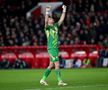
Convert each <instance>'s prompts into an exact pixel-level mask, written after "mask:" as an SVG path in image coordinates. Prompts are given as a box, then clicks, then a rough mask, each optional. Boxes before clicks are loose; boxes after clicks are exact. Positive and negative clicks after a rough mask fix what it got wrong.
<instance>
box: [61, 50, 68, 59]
mask: <svg viewBox="0 0 108 90" xmlns="http://www.w3.org/2000/svg"><path fill="white" fill-rule="evenodd" d="M59 56H62V58H64V59H68V58H69V54H68V53H67V52H65V51H61V52H59Z"/></svg>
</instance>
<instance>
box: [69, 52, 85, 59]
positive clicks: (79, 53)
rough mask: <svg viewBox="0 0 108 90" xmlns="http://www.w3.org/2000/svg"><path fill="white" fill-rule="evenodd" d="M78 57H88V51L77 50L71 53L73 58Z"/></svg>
mask: <svg viewBox="0 0 108 90" xmlns="http://www.w3.org/2000/svg"><path fill="white" fill-rule="evenodd" d="M75 57H78V58H79V59H81V60H83V59H84V58H85V57H87V53H86V52H85V51H76V52H74V53H72V54H71V58H75Z"/></svg>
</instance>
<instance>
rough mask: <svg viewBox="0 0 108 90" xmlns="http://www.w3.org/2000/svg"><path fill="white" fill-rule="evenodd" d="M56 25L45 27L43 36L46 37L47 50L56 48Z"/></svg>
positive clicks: (57, 26) (57, 27)
mask: <svg viewBox="0 0 108 90" xmlns="http://www.w3.org/2000/svg"><path fill="white" fill-rule="evenodd" d="M58 29H59V25H58V23H54V25H53V26H51V25H48V26H47V27H45V34H46V36H47V48H48V49H51V48H58Z"/></svg>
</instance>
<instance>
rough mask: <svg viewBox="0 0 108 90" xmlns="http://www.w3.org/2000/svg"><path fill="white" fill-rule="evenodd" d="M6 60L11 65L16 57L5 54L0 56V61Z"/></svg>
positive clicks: (12, 54) (11, 54)
mask: <svg viewBox="0 0 108 90" xmlns="http://www.w3.org/2000/svg"><path fill="white" fill-rule="evenodd" d="M4 58H5V59H7V60H9V62H10V63H13V62H14V61H15V59H16V58H17V56H16V55H15V54H14V53H5V54H2V55H1V59H4Z"/></svg>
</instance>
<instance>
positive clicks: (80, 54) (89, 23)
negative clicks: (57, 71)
mask: <svg viewBox="0 0 108 90" xmlns="http://www.w3.org/2000/svg"><path fill="white" fill-rule="evenodd" d="M62 4H65V5H66V6H67V14H66V18H65V21H64V23H63V24H62V25H61V27H60V31H59V51H60V53H59V59H60V67H61V68H94V67H108V0H0V69H12V68H16V69H21V68H46V67H47V66H48V63H49V56H48V54H47V49H46V42H47V41H46V36H45V33H44V13H45V6H47V5H51V6H52V13H53V18H54V19H55V21H57V20H58V19H59V18H60V15H61V12H62V9H61V6H62Z"/></svg>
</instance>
